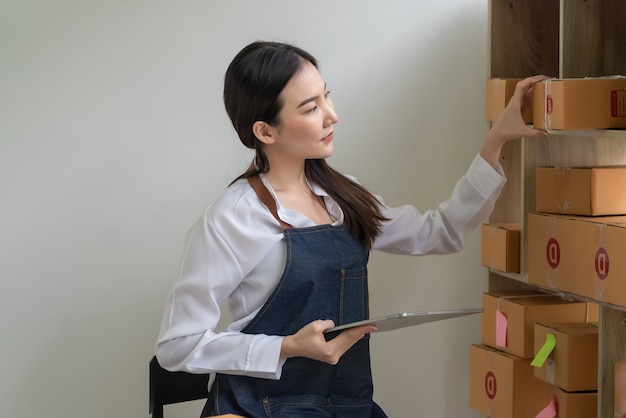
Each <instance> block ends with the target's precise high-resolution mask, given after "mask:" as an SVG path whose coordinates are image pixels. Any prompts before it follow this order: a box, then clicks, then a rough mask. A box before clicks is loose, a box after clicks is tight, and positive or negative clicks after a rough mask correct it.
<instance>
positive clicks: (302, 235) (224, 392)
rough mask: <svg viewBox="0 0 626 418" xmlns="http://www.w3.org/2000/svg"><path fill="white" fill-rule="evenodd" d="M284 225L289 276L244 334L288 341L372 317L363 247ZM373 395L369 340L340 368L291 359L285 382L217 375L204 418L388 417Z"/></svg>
mask: <svg viewBox="0 0 626 418" xmlns="http://www.w3.org/2000/svg"><path fill="white" fill-rule="evenodd" d="M257 179H258V177H257ZM259 182H260V179H259ZM251 184H253V183H252V181H251ZM261 185H262V183H261ZM253 186H254V184H253ZM262 187H263V190H265V192H267V189H265V187H264V186H262ZM257 188H258V184H257V187H256V188H255V191H257ZM257 194H259V197H260V198H261V200H262V201H263V203H265V204H266V206H268V207H269V208H270V210H271V211H272V213H274V216H275V217H276V218H277V219H278V216H277V214H276V213H275V206H274V208H272V207H271V206H270V205H271V204H272V203H274V201H273V199H271V197H270V199H271V202H269V201H267V195H265V196H262V195H261V193H259V191H257ZM283 226H284V227H285V229H284V235H285V244H286V248H287V257H286V263H285V268H284V271H283V274H282V276H281V278H280V280H279V282H278V284H277V285H276V288H275V289H274V291H273V292H272V294H271V295H270V297H269V298H268V300H267V301H266V302H265V304H264V305H263V307H262V308H261V309H260V311H259V312H258V314H257V315H256V316H255V317H254V318H253V319H252V321H250V323H249V324H248V325H247V326H246V327H245V328H244V329H243V330H242V332H244V333H249V334H267V335H282V336H286V335H291V334H295V333H296V332H297V331H298V330H299V329H300V328H302V327H303V326H305V325H307V324H308V323H310V322H311V321H314V320H317V319H332V320H333V321H334V322H335V324H336V325H341V324H345V323H349V322H353V321H360V320H363V319H367V318H368V317H369V308H368V303H369V298H368V285H367V261H368V256H369V253H368V251H367V250H366V249H365V248H364V247H363V246H362V245H361V244H360V243H359V241H358V240H357V239H356V238H355V237H354V236H352V235H351V234H350V233H349V232H348V231H347V230H346V229H345V227H344V226H343V225H339V226H332V225H319V226H315V227H310V228H291V227H290V226H289V225H286V224H284V223H283ZM372 395H373V387H372V376H371V368H370V352H369V335H366V336H365V337H364V338H363V339H361V340H360V341H359V342H357V343H356V344H355V345H354V346H353V347H352V348H350V350H348V351H347V352H346V353H345V354H344V355H343V356H342V357H341V360H340V361H339V363H338V364H336V365H330V364H327V363H323V362H320V361H316V360H311V359H307V358H302V357H295V358H290V359H288V360H287V361H286V362H285V364H284V365H283V370H282V375H281V378H280V379H279V380H269V379H259V378H253V377H248V376H235V375H227V374H217V376H216V379H215V382H214V384H213V387H212V388H211V392H210V394H209V399H208V401H207V405H206V407H205V410H204V411H203V415H202V416H208V415H217V414H225V413H233V414H237V415H242V416H245V417H273V418H283V417H284V418H287V417H289V418H293V417H303V418H305V417H312V418H313V417H337V418H369V417H372V418H378V417H386V415H385V414H384V413H383V411H382V410H381V409H380V407H379V406H378V405H376V403H375V402H374V401H373V399H372Z"/></svg>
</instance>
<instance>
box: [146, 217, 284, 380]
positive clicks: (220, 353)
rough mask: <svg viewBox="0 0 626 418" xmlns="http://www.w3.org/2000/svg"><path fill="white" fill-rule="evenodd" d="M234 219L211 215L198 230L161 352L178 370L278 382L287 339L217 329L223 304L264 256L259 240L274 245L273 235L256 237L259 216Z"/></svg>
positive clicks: (173, 297) (169, 309) (171, 303)
mask: <svg viewBox="0 0 626 418" xmlns="http://www.w3.org/2000/svg"><path fill="white" fill-rule="evenodd" d="M229 216H230V215H228V214H227V215H221V218H219V219H218V220H217V221H216V220H215V217H213V216H207V215H206V213H205V215H204V216H203V217H201V219H200V220H199V221H198V222H197V223H196V224H195V226H194V227H193V228H192V230H191V232H190V234H189V237H188V239H187V244H186V248H185V251H184V254H183V258H182V263H181V269H180V273H179V278H178V280H177V282H176V284H175V285H174V288H173V290H172V292H171V294H170V295H169V298H168V300H167V303H166V307H165V313H164V317H163V322H162V324H161V329H160V332H159V338H158V340H157V343H156V345H155V353H156V356H157V358H158V360H159V363H160V364H161V366H162V367H164V368H165V369H168V370H172V371H173V370H183V371H187V372H190V373H214V372H219V373H228V374H244V375H247V376H253V377H260V378H267V379H278V378H280V373H281V368H282V365H283V363H284V362H283V361H281V359H280V358H279V356H280V349H281V344H282V337H280V336H270V335H263V334H254V335H252V334H245V333H242V332H236V331H228V332H217V331H216V329H217V326H218V323H219V320H220V315H221V312H220V306H221V305H222V303H223V302H224V301H225V300H226V299H227V298H228V297H229V295H230V294H231V293H232V292H233V290H234V289H235V288H236V287H237V286H238V285H239V284H240V283H241V281H242V280H243V278H244V277H245V275H246V272H247V271H248V270H249V269H250V268H251V267H250V265H247V264H246V263H248V264H253V263H254V260H259V259H261V258H262V255H263V254H262V253H261V252H260V251H261V250H262V249H263V248H264V246H262V245H259V239H263V240H264V242H268V239H267V236H266V235H267V234H265V235H264V234H263V233H262V232H258V233H252V234H251V233H250V230H252V231H255V230H254V228H252V229H249V228H250V222H255V219H254V216H251V217H248V218H247V219H241V218H236V217H233V216H230V218H235V219H230V218H229ZM256 219H257V220H258V218H256ZM256 223H257V224H258V222H256ZM257 231H258V228H257ZM274 235H275V234H274ZM277 239H280V237H278V238H277Z"/></svg>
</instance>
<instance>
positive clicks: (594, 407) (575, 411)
mask: <svg viewBox="0 0 626 418" xmlns="http://www.w3.org/2000/svg"><path fill="white" fill-rule="evenodd" d="M556 396H557V405H558V406H559V407H558V410H559V413H558V415H557V417H558V418H595V417H597V416H598V392H566V391H564V390H562V389H557V394H556Z"/></svg>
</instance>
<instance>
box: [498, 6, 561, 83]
mask: <svg viewBox="0 0 626 418" xmlns="http://www.w3.org/2000/svg"><path fill="white" fill-rule="evenodd" d="M490 11H491V16H492V18H491V19H490V27H489V51H490V57H489V67H490V68H489V74H490V77H491V78H495V77H503V78H524V77H528V76H531V75H534V74H546V75H550V76H557V75H558V69H559V54H558V49H559V0H491V5H490ZM494 17H497V18H494Z"/></svg>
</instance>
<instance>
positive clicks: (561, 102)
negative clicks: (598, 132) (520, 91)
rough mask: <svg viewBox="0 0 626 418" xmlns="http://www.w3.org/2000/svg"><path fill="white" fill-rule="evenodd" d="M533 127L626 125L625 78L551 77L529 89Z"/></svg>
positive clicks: (577, 127) (585, 127)
mask: <svg viewBox="0 0 626 418" xmlns="http://www.w3.org/2000/svg"><path fill="white" fill-rule="evenodd" d="M533 125H534V127H535V128H537V129H546V130H551V129H568V130H571V129H607V128H625V127H626V78H624V77H598V78H572V79H556V80H555V79H553V80H546V81H542V82H539V83H536V84H535V86H534V88H533Z"/></svg>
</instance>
